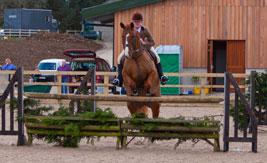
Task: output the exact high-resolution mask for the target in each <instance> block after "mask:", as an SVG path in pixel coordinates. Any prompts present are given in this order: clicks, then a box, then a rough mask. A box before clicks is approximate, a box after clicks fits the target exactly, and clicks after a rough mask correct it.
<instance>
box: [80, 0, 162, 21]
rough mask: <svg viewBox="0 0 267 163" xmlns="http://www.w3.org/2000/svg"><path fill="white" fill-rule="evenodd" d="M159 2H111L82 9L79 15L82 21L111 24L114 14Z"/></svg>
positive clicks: (135, 0)
mask: <svg viewBox="0 0 267 163" xmlns="http://www.w3.org/2000/svg"><path fill="white" fill-rule="evenodd" d="M161 1H162V0H145V1H144V0H134V1H133V0H113V1H108V2H106V3H103V4H100V5H97V6H93V7H88V8H84V9H82V11H81V14H82V16H83V18H84V19H88V20H99V21H102V22H113V20H114V13H115V12H118V11H123V10H127V9H130V8H135V7H140V6H144V5H148V4H152V3H157V2H161Z"/></svg>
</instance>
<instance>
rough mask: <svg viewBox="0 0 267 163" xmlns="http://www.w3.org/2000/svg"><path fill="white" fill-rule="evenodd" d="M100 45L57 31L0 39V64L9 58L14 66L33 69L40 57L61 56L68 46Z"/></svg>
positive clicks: (96, 48) (95, 48) (94, 47)
mask: <svg viewBox="0 0 267 163" xmlns="http://www.w3.org/2000/svg"><path fill="white" fill-rule="evenodd" d="M101 47H102V45H100V44H97V43H95V42H94V41H92V40H88V39H84V38H82V37H79V36H74V35H69V34H59V33H38V34H35V35H33V36H31V37H28V38H21V39H15V38H11V39H8V40H0V49H1V51H0V65H3V64H4V60H5V58H10V59H11V60H12V62H13V64H15V65H16V66H23V67H24V69H25V70H33V69H34V67H35V65H37V64H38V63H39V61H40V60H42V59H49V58H63V59H68V57H65V56H64V55H63V51H64V50H66V49H70V48H82V49H84V48H86V49H91V50H93V51H96V50H99V49H100V48H101Z"/></svg>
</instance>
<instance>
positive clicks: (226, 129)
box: [223, 72, 230, 152]
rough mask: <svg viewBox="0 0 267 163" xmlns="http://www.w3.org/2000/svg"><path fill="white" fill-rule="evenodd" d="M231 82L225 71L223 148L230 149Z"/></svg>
mask: <svg viewBox="0 0 267 163" xmlns="http://www.w3.org/2000/svg"><path fill="white" fill-rule="evenodd" d="M229 88H230V83H229V79H228V73H227V72H225V73H224V129H223V142H224V145H223V150H224V152H227V151H228V150H229V106H230V92H229V91H230V89H229Z"/></svg>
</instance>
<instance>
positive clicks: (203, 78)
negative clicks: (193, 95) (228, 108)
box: [0, 71, 249, 96]
mask: <svg viewBox="0 0 267 163" xmlns="http://www.w3.org/2000/svg"><path fill="white" fill-rule="evenodd" d="M14 73H15V71H0V76H2V75H6V76H8V75H13V74H14ZM36 74H42V75H55V76H56V79H57V80H56V81H54V82H32V81H31V82H27V79H26V80H25V82H24V85H50V86H55V87H57V94H61V89H62V88H61V86H63V85H65V86H70V87H71V86H76V87H77V86H79V85H80V83H79V82H74V81H73V82H71V83H62V80H61V79H62V75H69V76H75V75H85V74H86V72H84V71H69V72H67V71H65V72H64V71H63V72H62V71H61V72H40V71H24V75H25V77H26V76H28V77H29V76H32V75H36ZM165 74H166V75H167V76H169V77H171V76H172V77H193V76H194V77H198V78H199V83H198V84H197V85H190V84H169V85H164V86H163V85H161V87H162V88H163V87H167V88H195V87H198V88H199V89H200V90H201V91H200V95H201V96H205V95H206V94H207V93H206V92H205V89H213V88H222V89H223V88H224V85H213V84H212V83H208V82H207V81H208V80H209V79H215V78H224V73H165ZM96 75H98V76H103V77H104V81H103V82H102V83H96V86H97V87H101V88H103V92H102V93H101V94H104V95H108V94H109V93H110V90H109V88H110V87H111V86H113V85H111V84H110V77H112V76H113V77H114V76H116V75H117V73H116V72H96ZM233 75H234V77H235V78H239V79H246V78H248V76H249V75H248V74H233ZM3 79H4V78H3V76H2V78H1V77H0V87H1V85H4V84H7V81H5V82H3ZM5 79H7V77H5ZM88 86H90V84H88ZM246 87H247V85H245V83H240V88H242V89H244V88H246Z"/></svg>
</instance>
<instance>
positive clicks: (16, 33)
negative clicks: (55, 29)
mask: <svg viewBox="0 0 267 163" xmlns="http://www.w3.org/2000/svg"><path fill="white" fill-rule="evenodd" d="M38 32H50V30H42V29H4V33H5V36H6V37H30V36H31V35H32V34H36V33H38Z"/></svg>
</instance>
